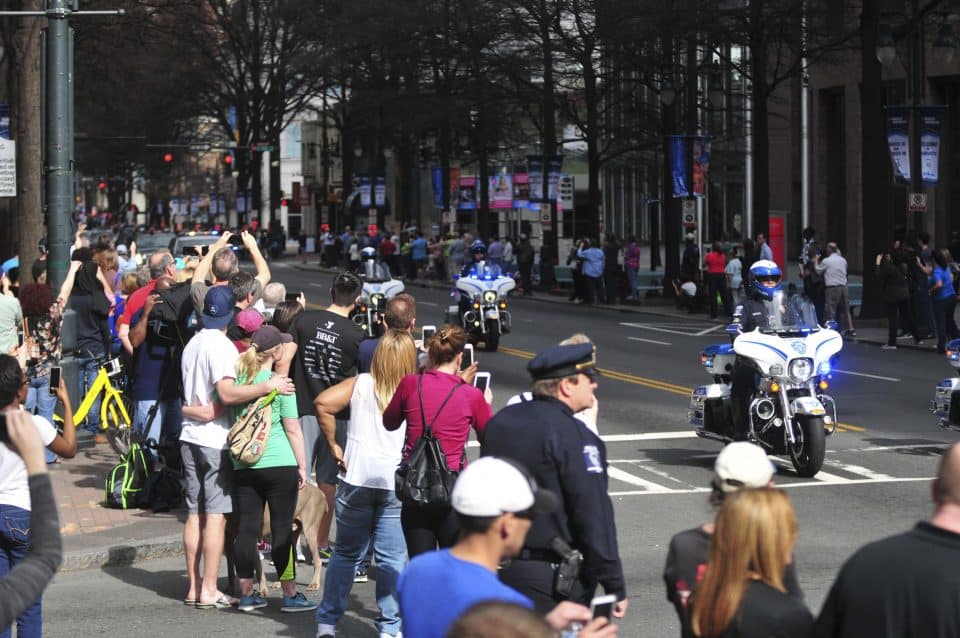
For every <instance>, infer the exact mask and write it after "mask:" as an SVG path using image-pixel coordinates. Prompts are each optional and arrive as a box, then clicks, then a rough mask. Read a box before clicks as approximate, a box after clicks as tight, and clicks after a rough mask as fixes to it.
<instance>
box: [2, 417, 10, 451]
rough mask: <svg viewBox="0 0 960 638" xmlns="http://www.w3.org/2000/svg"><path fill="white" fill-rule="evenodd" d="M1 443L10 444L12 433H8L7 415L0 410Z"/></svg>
mask: <svg viewBox="0 0 960 638" xmlns="http://www.w3.org/2000/svg"><path fill="white" fill-rule="evenodd" d="M0 443H4V444H6V445H10V435H9V434H7V415H6V414H4V413H2V412H0Z"/></svg>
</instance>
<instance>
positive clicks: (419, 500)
mask: <svg viewBox="0 0 960 638" xmlns="http://www.w3.org/2000/svg"><path fill="white" fill-rule="evenodd" d="M422 382H423V373H421V374H420V375H419V378H418V379H417V395H418V397H419V399H420V418H421V419H422V420H423V434H421V436H420V438H419V439H417V442H416V443H414V444H413V449H412V450H410V456H409V457H408V458H407V460H406V461H405V462H404V463H401V464H400V467H398V468H397V472H396V475H395V479H396V486H395V490H396V493H397V498H399V499H400V501H401V502H402V503H406V504H410V505H418V506H420V507H426V506H442V505H449V504H450V494H451V493H452V492H453V484H454V482H455V481H456V480H457V476H459V474H460V471H453V470H451V469H450V468H449V467H448V466H447V457H446V455H445V454H444V453H443V448H442V447H441V446H440V440H439V439H438V438H437V437H435V436H433V429H432V426H433V424H434V423H436V422H437V418H438V417H439V416H440V413H441V412H443V408H444V407H445V406H446V405H447V402H448V401H449V400H450V398H451V397H452V396H453V395H454V393H455V392H456V391H457V390H459V389H460V386H462V385H463V383H458V384H457V385H455V386H453V388H451V390H450V393H449V394H447V398H445V399H444V400H443V403H441V404H440V409H439V410H437V414H436V415H435V416H434V417H433V421H431V422H430V423H427V417H426V414H425V413H424V411H423V390H422V387H421V386H422ZM465 456H466V455H465V454H461V456H460V470H461V471H462V470H463V464H464V459H465Z"/></svg>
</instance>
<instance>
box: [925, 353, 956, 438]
mask: <svg viewBox="0 0 960 638" xmlns="http://www.w3.org/2000/svg"><path fill="white" fill-rule="evenodd" d="M947 362H948V363H949V364H950V365H951V366H953V367H954V368H955V369H957V368H960V339H954V340H952V341H950V342H949V343H947ZM930 411H931V412H933V416H935V417H936V419H937V425H939V426H940V427H941V428H943V429H944V430H954V431H956V432H960V376H953V377H949V378H947V379H944V380H943V381H941V382H940V383H938V384H937V389H936V390H935V391H934V393H933V401H932V402H931V406H930Z"/></svg>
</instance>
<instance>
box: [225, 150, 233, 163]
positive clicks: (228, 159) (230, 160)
mask: <svg viewBox="0 0 960 638" xmlns="http://www.w3.org/2000/svg"><path fill="white" fill-rule="evenodd" d="M223 163H224V164H226V165H227V166H233V152H230V153H224V154H223Z"/></svg>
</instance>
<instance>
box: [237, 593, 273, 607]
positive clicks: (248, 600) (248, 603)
mask: <svg viewBox="0 0 960 638" xmlns="http://www.w3.org/2000/svg"><path fill="white" fill-rule="evenodd" d="M266 606H267V599H266V598H263V597H262V596H260V594H258V593H257V592H253V593H252V594H250V595H249V596H241V597H240V604H239V605H237V609H239V610H240V611H253V610H254V609H262V608H264V607H266Z"/></svg>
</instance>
